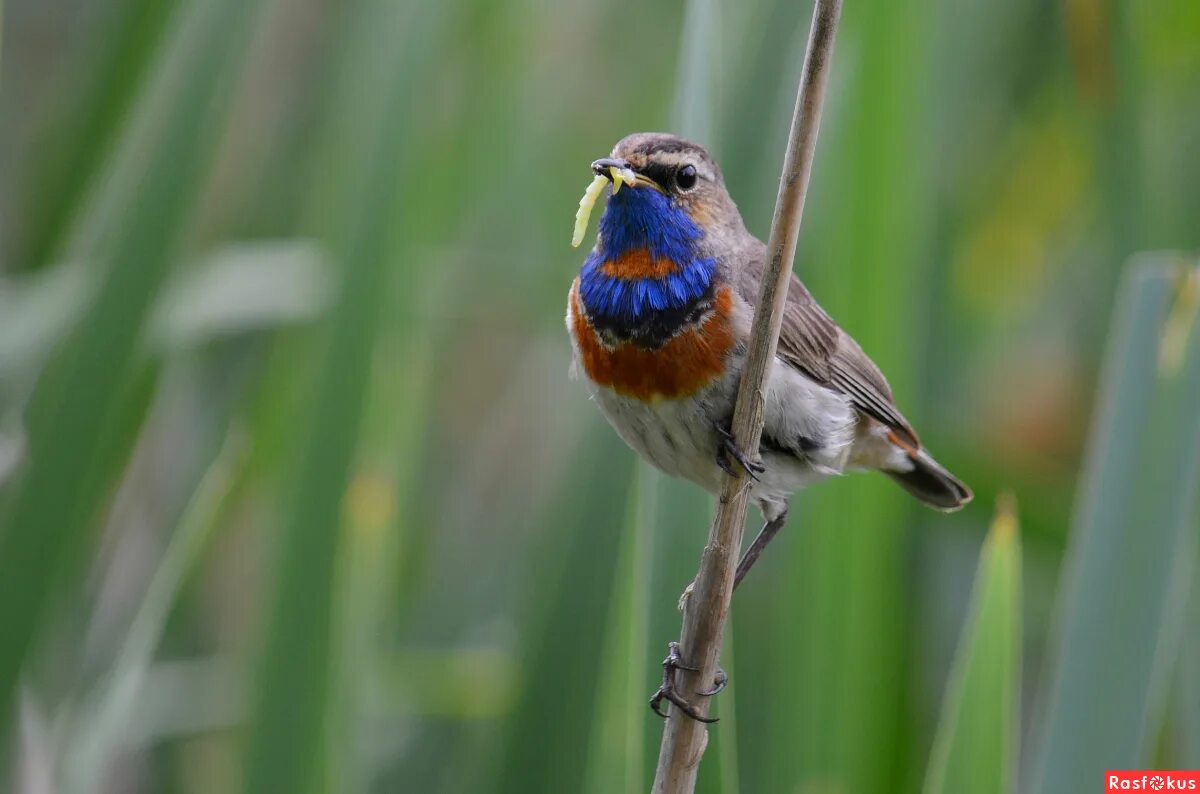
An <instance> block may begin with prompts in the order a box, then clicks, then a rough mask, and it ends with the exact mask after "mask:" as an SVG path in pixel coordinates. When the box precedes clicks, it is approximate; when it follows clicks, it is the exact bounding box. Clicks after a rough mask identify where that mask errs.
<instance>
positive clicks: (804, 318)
mask: <svg viewBox="0 0 1200 794" xmlns="http://www.w3.org/2000/svg"><path fill="white" fill-rule="evenodd" d="M761 278H762V264H761V262H759V263H756V265H755V266H752V267H749V268H746V269H744V270H743V272H742V278H740V279H739V288H740V291H741V292H742V295H743V297H745V298H746V300H748V301H749V302H750V303H751V305H755V304H757V302H758V289H759V283H760V280H761ZM778 356H779V358H781V359H783V360H784V361H786V362H788V363H789V364H791V365H792V366H794V367H796V369H798V370H800V371H801V372H803V373H804V374H805V375H807V376H808V377H810V378H812V379H813V380H815V381H817V382H818V383H820V384H822V385H824V386H828V387H830V388H833V389H836V390H837V391H840V392H842V393H843V394H845V395H846V396H847V397H849V398H850V402H851V403H852V404H853V405H854V407H855V408H857V409H858V410H860V411H862V412H863V413H865V414H867V415H868V416H871V417H873V418H875V419H878V420H879V421H880V422H883V423H884V424H885V425H887V426H888V427H889V428H891V429H892V430H894V431H895V432H896V434H897V435H899V436H900V438H901V440H902V441H905V442H907V443H909V444H912V445H913V446H914V447H916V448H918V449H919V448H920V446H921V442H920V440H919V439H918V438H917V434H916V432H914V431H913V429H912V427H911V426H910V425H909V424H908V420H907V419H905V418H904V416H903V414H901V413H900V411H899V410H898V409H897V408H896V404H895V402H894V400H893V398H892V390H891V387H890V386H888V382H887V379H886V378H884V377H883V373H882V372H880V371H879V367H877V366H875V362H873V361H871V359H870V358H869V357H868V356H867V354H866V353H864V352H863V351H862V348H861V347H859V346H858V343H857V342H855V341H854V340H853V339H852V338H850V335H849V334H847V333H846V332H845V331H843V330H842V329H841V328H839V327H838V325H837V323H835V322H834V321H833V319H832V318H831V317H830V316H829V315H828V314H826V313H825V310H824V309H822V308H821V306H820V304H818V303H817V301H816V299H815V298H813V296H812V294H811V293H809V291H808V289H807V288H806V287H805V286H804V284H803V283H801V281H800V279H798V278H796V276H795V274H793V275H792V280H791V284H790V285H789V288H788V296H787V304H786V305H785V306H784V310H783V325H782V327H781V328H780V331H779V351H778Z"/></svg>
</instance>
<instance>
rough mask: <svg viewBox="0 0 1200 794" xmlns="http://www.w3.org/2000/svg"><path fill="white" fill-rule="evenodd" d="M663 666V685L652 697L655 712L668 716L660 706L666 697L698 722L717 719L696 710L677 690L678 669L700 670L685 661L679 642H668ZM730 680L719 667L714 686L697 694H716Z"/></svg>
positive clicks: (711, 721)
mask: <svg viewBox="0 0 1200 794" xmlns="http://www.w3.org/2000/svg"><path fill="white" fill-rule="evenodd" d="M662 668H663V678H662V686H660V687H659V688H658V691H657V692H655V693H654V697H652V698H650V708H652V709H654V713H655V714H657V715H658V716H660V717H666V716H667V713H666V712H665V711H663V710H662V709H661V708H660V706H661V705H662V702H663V700H664V699H665V700H669V701H670V702H671V703H674V704H675V706H676V707H677V708H678V709H679V710H680V711H682V712H683V713H684V714H686V715H688V716H689V717H691V718H692V719H694V720H696V721H697V722H707V723H713V722H716V721H717V718H716V717H705V716H702V715H701V714H700V712H698V711H696V709H695V708H693V707H692V704H690V703H688V702H687V701H686V700H684V699H683V698H682V697H680V695H679V693H678V692H676V691H675V671H676V670H689V671H691V672H693V673H695V672H699V670H700V668H698V667H689V666H688V665H686V664H684V663H683V657H682V656H681V655H680V654H679V643H677V642H671V643H668V644H667V658H666V659H663V663H662ZM728 682H729V676H727V675H725V671H724V670H720V669H718V670H717V675H716V676H715V677H714V680H713V688H712V689H709V690H704V691H700V692H697V693H696V694H697V695H702V696H705V697H707V696H710V695H715V694H717V693H718V692H720V691H721V690H722V689H724V688H725V684H726V683H728Z"/></svg>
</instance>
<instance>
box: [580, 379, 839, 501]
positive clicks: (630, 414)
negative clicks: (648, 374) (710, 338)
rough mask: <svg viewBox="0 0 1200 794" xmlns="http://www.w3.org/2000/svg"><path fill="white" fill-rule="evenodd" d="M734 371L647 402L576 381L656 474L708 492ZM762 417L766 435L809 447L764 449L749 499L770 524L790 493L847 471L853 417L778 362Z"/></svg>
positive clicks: (716, 474) (715, 474)
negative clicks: (686, 393) (717, 425)
mask: <svg viewBox="0 0 1200 794" xmlns="http://www.w3.org/2000/svg"><path fill="white" fill-rule="evenodd" d="M740 372H741V366H740V362H737V364H736V365H735V366H731V367H730V368H729V374H728V375H726V376H725V378H723V379H721V380H720V381H717V382H716V383H714V384H713V385H712V386H709V387H708V388H706V389H703V390H701V391H700V392H698V393H697V394H695V395H693V396H691V397H688V398H685V399H681V400H657V401H655V402H652V403H647V402H644V401H642V400H639V399H636V398H631V397H624V396H621V395H619V394H617V393H616V392H614V391H612V390H611V389H608V388H606V387H603V386H599V385H597V384H595V383H593V382H591V381H590V380H588V378H587V377H586V376H584V377H582V378H581V380H583V381H584V382H585V383H586V384H587V385H588V388H589V390H590V391H591V393H592V396H593V398H594V399H595V401H596V403H597V404H598V405H599V406H600V410H601V411H602V412H603V414H604V416H605V417H606V418H607V419H608V421H609V423H610V424H611V425H612V426H613V428H614V429H615V430H616V431H617V433H618V434H619V435H620V436H621V438H622V439H624V441H625V443H627V444H629V446H631V447H632V448H633V449H634V450H636V451H637V452H638V453H639V454H640V455H642V457H644V458H645V459H646V460H648V461H649V462H650V463H651V464H653V465H654V466H655V467H656V468H658V469H660V470H662V471H663V472H665V473H667V474H670V475H672V476H676V477H683V478H685V479H688V480H691V481H692V482H694V483H696V484H698V485H700V486H701V487H703V488H705V489H706V490H708V491H710V492H714V493H715V492H716V491H717V490H718V489H719V488H720V485H721V469H720V467H719V466H718V465H717V463H716V460H717V447H718V444H719V443H720V436H719V434H718V433H717V432H716V430H715V429H714V422H717V421H722V422H724V421H728V418H729V417H730V415H731V413H732V408H733V406H732V402H733V397H734V395H735V393H736V389H737V378H738V376H739V374H740ZM765 411H766V425H765V434H766V435H767V436H769V437H771V438H774V439H780V440H783V439H793V440H794V439H798V438H805V439H809V440H810V441H812V442H815V444H814V446H813V448H812V449H811V450H810V451H808V452H807V454H805V455H804V456H803V457H798V456H796V455H792V454H783V453H779V452H775V451H772V450H769V449H768V450H764V452H763V455H762V457H763V464H764V465H765V466H766V471H765V472H764V473H763V474H762V475H761V476H760V479H759V481H758V482H757V483H755V484H754V486H753V489H752V491H751V495H752V497H753V498H754V499H755V500H756V501H757V502H758V503H759V504H760V505H761V506H762V507H763V510H764V513H766V514H767V518H772V517H774V515H777V514H778V513H779V512H781V511H782V510H783V509H784V508H785V507H786V502H787V499H788V497H790V496H791V494H792V493H793V492H795V491H797V490H799V489H801V488H804V487H806V486H808V485H811V484H812V483H815V482H819V481H820V480H823V479H826V478H828V477H831V476H834V475H838V474H841V473H842V472H843V471H845V470H846V467H847V462H848V459H849V456H850V449H851V445H852V443H853V441H854V438H855V428H856V424H857V421H858V418H857V412H856V411H855V410H854V408H853V407H852V406H851V405H850V403H849V402H848V401H847V399H846V398H845V397H844V396H843V395H840V394H838V393H836V392H833V391H831V390H829V389H827V388H825V387H823V386H820V385H818V384H817V383H815V382H813V381H812V380H810V379H809V378H807V377H806V376H804V375H803V374H801V373H800V372H798V371H797V370H796V369H794V368H793V367H791V366H789V365H787V364H785V363H783V362H781V361H779V360H778V359H776V361H775V363H774V366H773V367H772V369H771V375H770V379H769V381H768V384H767V390H766V403H765Z"/></svg>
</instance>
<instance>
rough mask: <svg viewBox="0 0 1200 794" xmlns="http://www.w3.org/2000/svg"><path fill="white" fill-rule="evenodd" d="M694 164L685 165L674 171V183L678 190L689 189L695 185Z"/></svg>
mask: <svg viewBox="0 0 1200 794" xmlns="http://www.w3.org/2000/svg"><path fill="white" fill-rule="evenodd" d="M696 178H697V176H696V166H694V165H685V166H684V167H683V168H680V169H679V170H678V171H676V172H675V184H676V185H679V189H680V190H691V189H692V188H694V187H695V186H696Z"/></svg>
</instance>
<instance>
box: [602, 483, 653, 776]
mask: <svg viewBox="0 0 1200 794" xmlns="http://www.w3.org/2000/svg"><path fill="white" fill-rule="evenodd" d="M656 480H657V477H656V476H655V474H654V472H653V471H651V470H650V469H649V468H648V467H646V466H642V465H639V466H635V467H634V474H633V483H632V486H631V487H630V489H629V507H628V514H627V516H626V519H625V526H624V529H623V531H622V532H621V541H620V543H621V547H620V551H619V552H618V557H617V564H616V569H615V574H616V578H615V581H614V582H613V590H612V592H613V594H614V597H613V601H612V605H611V607H610V609H609V614H608V624H607V627H606V628H605V631H604V642H603V644H602V646H601V648H602V649H603V650H602V654H603V658H602V660H601V663H600V675H599V680H598V682H597V693H596V710H595V714H594V716H593V719H592V737H591V743H590V749H589V751H588V762H587V775H586V777H585V782H584V790H585V791H587V792H591V793H592V794H605V793H607V792H621V791H624V792H629V794H633V792H641V791H644V790H645V788H646V779H645V761H646V759H645V753H644V747H645V726H646V719H645V714H644V711H645V708H644V701H645V698H646V697H647V695H648V693H647V692H645V691H644V690H645V687H646V679H647V675H646V665H645V659H646V655H647V647H646V646H647V642H646V638H647V632H648V630H649V624H650V614H649V612H650V598H649V594H650V579H651V576H652V569H651V567H650V548H651V546H650V544H651V537H652V535H653V533H654V531H655V525H654V519H655V517H656V514H657V500H656V499H655V496H656V488H655V486H656Z"/></svg>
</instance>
